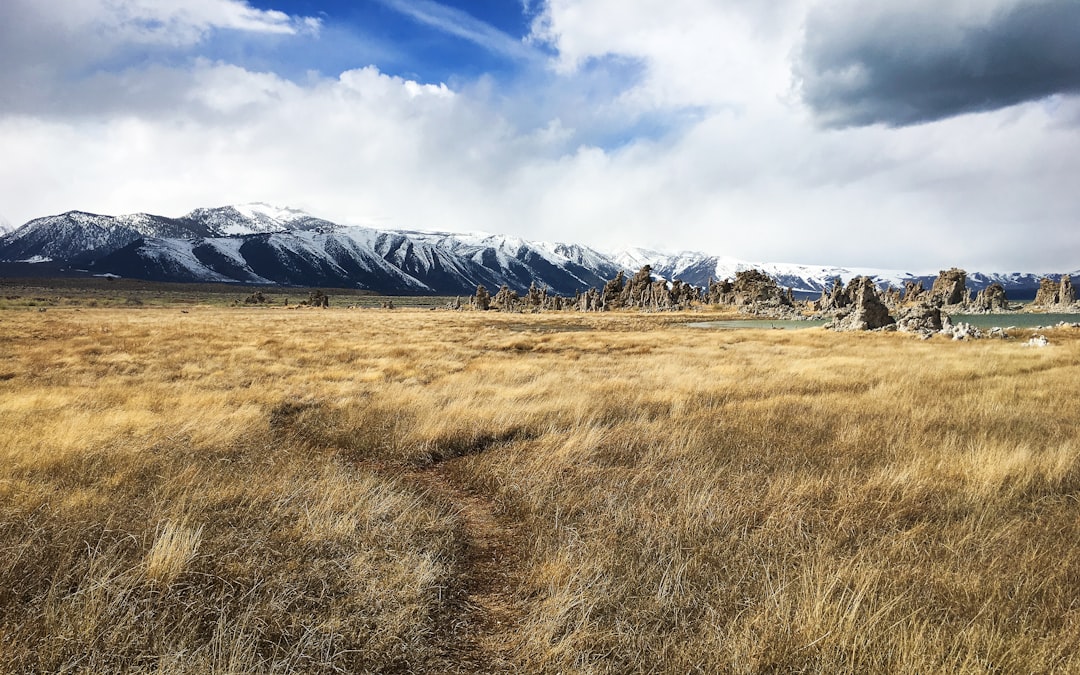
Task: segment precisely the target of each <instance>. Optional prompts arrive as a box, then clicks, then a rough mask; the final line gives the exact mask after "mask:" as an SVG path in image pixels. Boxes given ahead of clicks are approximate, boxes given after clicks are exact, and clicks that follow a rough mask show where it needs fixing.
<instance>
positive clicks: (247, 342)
mask: <svg viewBox="0 0 1080 675" xmlns="http://www.w3.org/2000/svg"><path fill="white" fill-rule="evenodd" d="M1078 333H1080V332H1078V331H1075V330H1069V329H1062V330H1059V331H1055V332H1053V333H1051V334H1050V338H1051V342H1052V345H1051V346H1050V347H1048V348H1046V349H1025V348H1023V347H1021V346H1020V345H1019V344H1018V343H1019V342H1020V341H1021V340H1017V341H1011V342H1010V341H984V342H976V343H954V342H951V341H946V340H942V339H934V340H930V341H925V342H924V341H919V340H915V339H912V338H909V337H907V336H903V335H842V334H831V333H828V332H825V331H818V330H809V331H799V332H784V331H739V332H710V331H701V330H695V329H690V328H685V327H681V326H679V325H672V324H671V321H670V317H648V316H642V315H637V314H627V315H618V314H616V315H607V316H595V317H591V316H581V315H567V316H560V315H536V316H503V315H495V314H492V313H447V312H438V313H435V312H422V311H394V312H380V311H359V310H357V311H349V310H344V309H331V310H329V311H290V310H284V309H265V308H262V309H223V308H199V307H193V308H190V311H189V312H188V313H185V314H180V313H179V311H177V310H175V309H156V308H153V309H151V308H142V309H137V310H119V309H96V310H89V309H83V310H82V311H78V312H77V311H74V310H60V309H54V310H50V311H49V312H48V313H38V312H28V311H18V310H10V311H6V312H0V340H2V342H0V344H3V349H2V350H0V426H2V428H3V429H4V430H5V431H4V434H3V435H0V671H9V672H25V671H61V670H82V671H102V670H126V671H143V670H164V671H166V672H178V671H187V672H270V671H274V672H312V671H315V672H320V671H325V672H331V671H335V670H346V671H403V672H404V671H414V672H442V671H448V670H455V669H456V670H465V671H467V670H470V669H473V670H480V669H483V668H484V667H485V666H487V667H492V666H493V664H499V665H501V666H504V667H506V668H508V669H517V670H524V671H531V672H596V673H616V672H620V673H621V672H680V673H681V672H747V673H750V672H793V671H794V672H800V671H801V672H808V671H810V672H881V671H892V672H920V673H922V672H985V671H987V670H990V671H1000V672H1021V671H1023V672H1072V671H1076V670H1077V669H1080V662H1078V657H1077V656H1076V654H1078V653H1080V592H1078V591H1077V590H1076V589H1077V588H1080V585H1078V582H1080V548H1078V547H1077V546H1076V545H1075V542H1076V541H1077V540H1078V535H1080V518H1077V513H1078V509H1080V459H1078V457H1080V431H1078V429H1080V427H1078V425H1077V423H1076V420H1077V419H1080V403H1078V402H1077V400H1076V388H1075V387H1076V385H1075V383H1076V382H1077V381H1080V380H1078V376H1080V335H1078ZM434 462H448V463H446V464H444V467H445V472H446V475H447V476H449V478H450V479H452V480H454V481H456V484H458V485H460V486H462V489H468V490H470V491H471V492H472V493H474V494H482V495H489V496H490V497H491V498H492V499H493V500H494V501H493V503H494V508H495V510H496V513H495V514H494V515H495V516H496V517H498V518H500V519H501V520H502V522H503V523H506V524H507V525H506V527H510V528H512V529H513V530H514V533H513V538H512V541H513V542H514V545H515V546H518V547H519V548H520V549H521V550H519V551H515V554H514V555H513V556H508V557H507V565H510V564H512V565H513V569H510V570H507V577H506V578H507V579H508V580H509V581H508V582H507V589H506V592H507V593H509V595H510V597H507V598H504V600H505V601H506V605H507V607H512V608H514V610H515V611H516V613H517V616H516V617H515V618H514V632H513V635H509V634H508V635H506V636H505V637H506V640H505V641H504V642H503V644H502V645H501V646H499V645H495V646H493V645H492V641H491V640H478V639H476V636H475V632H476V631H478V630H492V629H493V628H492V626H490V625H489V626H484V625H482V624H477V623H476V622H475V620H474V619H475V612H474V613H473V614H470V613H469V607H470V604H469V598H468V593H469V588H468V587H469V583H470V582H469V580H470V579H471V578H473V577H471V576H470V573H471V572H470V570H469V569H467V566H468V565H469V564H471V563H470V561H469V559H468V556H467V554H466V552H467V550H468V546H469V538H470V537H473V536H474V535H475V533H470V532H469V531H468V523H467V522H466V521H465V520H463V517H462V514H461V508H460V507H461V505H460V504H455V503H454V496H453V494H451V493H443V494H439V493H437V492H436V491H433V490H432V489H431V485H430V481H424V480H418V479H417V476H418V474H417V472H418V471H423V470H424V469H423V468H424V467H425V466H429V465H431V464H432V463H434ZM497 549H498V547H493V549H492V550H497ZM470 617H472V618H470ZM470 622H472V623H471V624H470ZM468 645H472V647H469V648H470V649H474V648H475V645H482V646H483V648H484V649H495V648H498V649H500V650H501V651H500V653H499V654H493V655H491V658H490V659H488V660H487V661H485V660H484V659H483V658H480V657H478V656H477V655H476V654H466V653H464V652H463V651H462V650H464V649H466V648H467V647H468ZM481 656H482V655H481Z"/></svg>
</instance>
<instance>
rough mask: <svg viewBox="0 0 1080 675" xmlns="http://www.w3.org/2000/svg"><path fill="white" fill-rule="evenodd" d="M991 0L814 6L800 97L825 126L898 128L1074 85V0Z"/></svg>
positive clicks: (1078, 54) (1079, 53)
mask: <svg viewBox="0 0 1080 675" xmlns="http://www.w3.org/2000/svg"><path fill="white" fill-rule="evenodd" d="M998 4H999V7H998V9H996V10H995V11H991V12H989V13H988V15H984V16H982V17H977V16H975V12H976V11H977V10H974V9H973V10H970V11H966V12H965V11H959V12H958V11H956V10H957V9H958V7H957V5H958V3H955V2H954V3H951V4H950V3H940V4H938V3H924V2H911V3H900V4H898V5H896V7H898V8H897V9H890V10H885V11H881V10H877V11H875V10H874V9H872V8H868V6H867V5H866V4H865V3H851V2H844V3H830V4H828V5H824V6H819V7H818V8H817V9H815V10H814V11H813V12H812V13H811V14H810V16H809V17H808V19H807V24H806V41H805V43H804V45H803V49H802V53H801V54H800V56H799V58H798V62H797V63H796V65H795V72H796V75H797V76H798V77H799V79H800V80H801V85H802V96H803V100H804V101H805V102H806V104H807V105H809V106H810V108H811V109H812V110H813V112H814V114H815V115H816V116H817V118H818V119H819V120H820V121H821V122H822V123H824V124H825V125H827V126H837V127H845V126H864V125H870V124H876V123H882V124H885V125H888V126H894V127H895V126H906V125H911V124H918V123H921V122H930V121H934V120H940V119H944V118H947V117H952V116H955V115H960V114H963V113H970V112H981V111H989V110H996V109H999V108H1004V107H1007V106H1011V105H1015V104H1017V103H1022V102H1025V101H1033V100H1038V99H1042V98H1045V97H1048V96H1051V95H1054V94H1065V93H1078V92H1080V2H1078V1H1077V0H1029V1H1026V2H1023V3H1022V4H1015V3H1010V4H1009V5H1007V6H1000V3H998ZM871 7H872V6H871ZM942 7H944V8H945V9H944V10H943V9H941V8H942ZM973 7H975V8H978V7H979V5H978V4H977V3H975V4H974V5H973ZM985 7H986V5H983V6H982V9H983V10H984V11H985ZM949 10H952V11H949Z"/></svg>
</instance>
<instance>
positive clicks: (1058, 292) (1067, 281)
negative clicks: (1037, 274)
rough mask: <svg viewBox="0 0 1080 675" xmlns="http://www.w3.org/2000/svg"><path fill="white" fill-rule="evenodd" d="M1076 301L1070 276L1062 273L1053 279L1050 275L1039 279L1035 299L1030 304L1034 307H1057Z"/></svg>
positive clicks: (1074, 289)
mask: <svg viewBox="0 0 1080 675" xmlns="http://www.w3.org/2000/svg"><path fill="white" fill-rule="evenodd" d="M1074 302H1076V288H1075V287H1074V286H1073V283H1072V277H1070V276H1069V275H1068V274H1062V275H1061V277H1060V278H1059V279H1058V280H1057V281H1054V280H1053V279H1052V278H1051V277H1043V278H1042V279H1040V280H1039V290H1038V292H1037V293H1036V294H1035V301H1034V302H1032V303H1031V304H1032V305H1034V306H1036V307H1059V306H1066V305H1071V304H1073V303H1074Z"/></svg>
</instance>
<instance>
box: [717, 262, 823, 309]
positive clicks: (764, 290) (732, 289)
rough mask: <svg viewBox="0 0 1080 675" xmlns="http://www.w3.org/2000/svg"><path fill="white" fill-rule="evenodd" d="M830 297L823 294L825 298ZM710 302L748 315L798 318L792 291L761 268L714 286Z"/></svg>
mask: <svg viewBox="0 0 1080 675" xmlns="http://www.w3.org/2000/svg"><path fill="white" fill-rule="evenodd" d="M826 297H827V296H826V295H825V293H824V292H822V298H826ZM707 301H708V302H709V304H714V305H732V306H735V307H739V308H740V311H741V312H743V313H745V314H754V315H758V316H771V317H792V318H794V317H795V316H797V315H798V312H797V311H796V309H795V299H794V294H793V292H792V291H791V289H783V288H781V287H780V285H779V284H777V283H776V280H775V279H773V278H772V277H770V276H769V275H768V274H765V273H764V272H762V271H761V270H757V269H749V270H742V271H740V272H737V273H736V274H735V280H734V281H730V280H724V281H720V282H716V283H710V284H709V289H708V293H707ZM821 302H822V301H819V303H818V304H819V305H820V304H821Z"/></svg>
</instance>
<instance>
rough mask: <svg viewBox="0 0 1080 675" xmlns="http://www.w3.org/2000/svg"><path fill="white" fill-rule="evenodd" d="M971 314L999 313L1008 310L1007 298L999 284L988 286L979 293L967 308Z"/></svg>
mask: <svg viewBox="0 0 1080 675" xmlns="http://www.w3.org/2000/svg"><path fill="white" fill-rule="evenodd" d="M968 309H969V310H971V311H973V312H1001V311H1008V310H1009V298H1008V297H1006V295H1005V287H1004V286H1002V285H1001V284H997V283H994V284H990V285H989V286H987V287H986V288H984V289H982V290H981V291H979V294H978V295H976V296H975V300H973V301H972V302H971V304H970V306H969V307H968Z"/></svg>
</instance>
